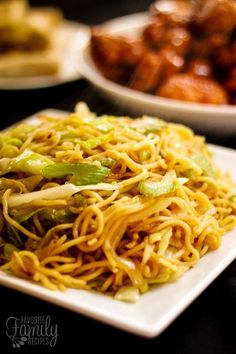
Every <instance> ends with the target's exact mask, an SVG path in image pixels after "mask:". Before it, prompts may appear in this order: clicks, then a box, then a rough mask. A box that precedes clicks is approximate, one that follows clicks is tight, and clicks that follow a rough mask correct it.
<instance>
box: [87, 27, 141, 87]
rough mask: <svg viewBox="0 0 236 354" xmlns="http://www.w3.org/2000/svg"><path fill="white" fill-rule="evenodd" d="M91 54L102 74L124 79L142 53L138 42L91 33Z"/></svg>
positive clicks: (117, 79)
mask: <svg viewBox="0 0 236 354" xmlns="http://www.w3.org/2000/svg"><path fill="white" fill-rule="evenodd" d="M91 43H92V45H91V49H92V56H93V58H94V60H95V62H96V64H97V66H98V67H99V69H100V70H101V71H102V72H103V74H104V76H105V77H107V78H109V79H110V80H114V81H125V80H126V77H127V75H128V71H130V69H132V68H133V67H134V66H135V65H136V64H137V62H138V59H139V57H140V56H141V53H142V50H143V49H142V47H141V46H140V44H139V42H131V41H129V40H127V39H124V38H122V37H111V36H108V35H103V34H95V33H93V34H92V37H91Z"/></svg>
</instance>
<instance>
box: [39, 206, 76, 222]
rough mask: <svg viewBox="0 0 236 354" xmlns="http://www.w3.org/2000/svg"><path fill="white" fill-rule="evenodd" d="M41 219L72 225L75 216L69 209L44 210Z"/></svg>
mask: <svg viewBox="0 0 236 354" xmlns="http://www.w3.org/2000/svg"><path fill="white" fill-rule="evenodd" d="M40 219H42V220H47V221H50V222H54V223H57V224H63V223H64V224H66V223H70V222H72V221H73V219H74V214H73V213H72V212H71V211H70V210H69V209H68V208H67V209H51V208H44V209H41V210H40Z"/></svg>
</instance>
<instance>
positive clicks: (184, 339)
mask: <svg viewBox="0 0 236 354" xmlns="http://www.w3.org/2000/svg"><path fill="white" fill-rule="evenodd" d="M150 3H151V1H148V0H130V1H129V0H119V1H112V0H62V1H59V0H58V1H51V2H49V1H46V0H45V1H37V0H35V1H34V0H32V1H31V4H32V5H51V6H60V7H61V9H62V10H63V12H64V14H65V16H66V17H67V18H68V19H72V20H76V21H81V22H84V23H87V24H97V23H100V22H102V21H105V20H108V19H110V18H113V17H117V16H121V15H124V14H128V13H133V12H139V11H143V10H145V9H146V8H147V7H148V5H149V4H150ZM78 100H85V101H86V102H87V103H88V104H89V105H90V107H91V108H92V109H93V110H94V111H96V112H98V113H101V112H106V113H116V114H119V113H122V110H121V109H120V107H119V102H113V103H112V104H111V103H108V102H107V101H106V100H104V99H103V98H101V97H100V96H99V95H98V94H97V93H96V92H95V91H94V90H93V88H92V87H91V86H90V85H88V84H87V83H86V81H84V80H80V81H77V82H73V83H70V84H66V85H61V86H58V87H54V88H48V89H38V90H32V91H11V92H7V91H0V128H3V127H5V126H7V125H9V124H10V123H13V122H15V121H17V120H19V119H21V118H23V117H26V116H27V115H30V114H31V113H34V112H36V111H38V110H41V109H44V108H48V107H54V108H60V109H65V110H72V109H73V107H74V105H75V103H76V102H77V101H78ZM123 113H125V112H123ZM208 141H209V142H213V143H217V144H219V145H224V146H229V147H232V148H236V142H235V141H236V139H235V133H234V132H232V135H231V136H230V137H219V136H213V135H208ZM171 301H172V299H171V298H170V303H171ZM150 306H151V304H150ZM21 315H23V316H29V315H33V316H40V315H43V316H47V315H50V316H51V318H52V322H53V323H57V325H58V332H59V338H58V343H57V345H56V347H55V348H50V347H49V346H46V347H42V346H33V347H30V346H25V347H22V348H20V349H11V345H10V340H9V338H7V336H6V333H5V332H6V325H5V323H6V319H7V318H8V317H10V316H15V317H18V316H21ZM235 321H236V262H234V263H232V264H231V266H229V267H228V268H227V269H226V270H225V271H224V272H223V273H222V275H221V276H220V277H218V279H217V280H216V281H215V282H214V283H213V284H212V285H211V286H210V287H209V288H208V289H207V290H206V291H205V292H204V293H203V294H202V295H201V296H199V297H198V299H197V300H196V301H194V303H193V304H192V305H191V306H189V307H188V309H186V311H185V312H184V313H183V314H182V315H181V316H180V317H179V318H178V319H177V320H176V321H175V322H174V323H173V324H172V325H171V326H170V327H169V328H168V329H167V330H166V331H165V332H164V333H163V334H161V335H160V336H159V337H157V338H156V339H153V340H148V339H143V338H138V337H135V336H133V335H130V334H126V333H124V332H121V331H119V330H116V329H114V328H111V327H109V326H106V325H103V324H101V323H98V322H96V321H94V320H90V319H87V318H85V317H83V316H80V315H79V314H75V313H72V312H70V311H68V310H64V309H61V308H59V307H56V306H53V305H51V304H48V303H46V302H43V301H40V300H37V299H34V298H32V297H29V296H26V295H23V294H21V293H18V292H15V291H13V290H9V289H7V288H4V287H0V348H1V349H0V352H1V353H4V354H5V353H10V352H11V350H12V352H16V351H19V352H28V353H32V352H49V353H50V352H59V348H60V349H64V350H67V351H68V350H70V351H71V350H73V351H74V352H76V353H82V351H88V352H93V351H94V352H95V351H96V352H99V353H100V352H103V353H111V352H113V351H115V352H118V351H120V352H121V353H122V352H125V353H127V352H128V351H130V352H132V353H134V352H135V351H137V350H140V351H143V352H145V353H148V352H151V353H153V354H164V353H165V354H166V353H167V354H169V353H171V354H205V353H206V354H217V353H220V354H221V353H222V354H228V353H229V354H231V353H235V352H236V349H235V337H236V334H235V332H236V331H235ZM72 348H73V349H72Z"/></svg>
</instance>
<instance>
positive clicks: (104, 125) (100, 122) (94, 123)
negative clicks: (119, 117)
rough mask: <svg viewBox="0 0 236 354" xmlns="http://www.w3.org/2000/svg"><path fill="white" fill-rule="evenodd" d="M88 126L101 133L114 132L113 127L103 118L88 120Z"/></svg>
mask: <svg viewBox="0 0 236 354" xmlns="http://www.w3.org/2000/svg"><path fill="white" fill-rule="evenodd" d="M86 124H87V125H89V126H90V127H93V128H95V129H97V130H99V131H100V132H101V133H109V132H110V131H111V130H114V127H113V125H112V124H111V123H109V122H107V121H106V120H105V119H103V117H98V118H94V119H88V120H87V121H86Z"/></svg>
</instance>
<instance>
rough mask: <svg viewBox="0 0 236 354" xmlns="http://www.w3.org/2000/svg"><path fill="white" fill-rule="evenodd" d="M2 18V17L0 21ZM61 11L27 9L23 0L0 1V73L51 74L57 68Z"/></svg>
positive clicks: (18, 74)
mask: <svg viewBox="0 0 236 354" xmlns="http://www.w3.org/2000/svg"><path fill="white" fill-rule="evenodd" d="M1 18H4V20H3V21H1ZM61 23H62V15H61V12H60V11H58V10H57V9H54V8H37V9H33V10H31V9H29V7H28V6H27V2H26V1H25V0H10V1H5V0H4V1H3V2H1V3H0V76H1V77H20V76H22V77H23V76H37V75H49V74H54V73H56V72H57V71H58V69H59V55H60V49H61V45H60V41H59V40H58V34H57V31H58V28H59V27H60V26H61Z"/></svg>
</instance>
